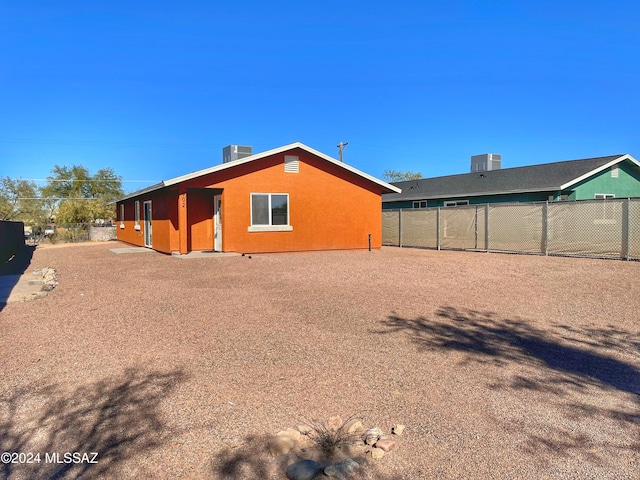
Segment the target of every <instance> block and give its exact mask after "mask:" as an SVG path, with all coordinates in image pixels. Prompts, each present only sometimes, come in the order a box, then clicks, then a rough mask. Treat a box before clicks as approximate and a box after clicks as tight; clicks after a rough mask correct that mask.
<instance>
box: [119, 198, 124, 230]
mask: <svg viewBox="0 0 640 480" xmlns="http://www.w3.org/2000/svg"><path fill="white" fill-rule="evenodd" d="M120 228H124V203H121V204H120Z"/></svg>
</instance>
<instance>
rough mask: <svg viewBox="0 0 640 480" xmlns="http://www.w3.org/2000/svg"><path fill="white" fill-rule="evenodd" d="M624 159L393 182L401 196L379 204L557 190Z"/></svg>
mask: <svg viewBox="0 0 640 480" xmlns="http://www.w3.org/2000/svg"><path fill="white" fill-rule="evenodd" d="M623 156H625V155H624V154H620V155H610V156H608V157H597V158H585V159H582V160H569V161H565V162H555V163H544V164H540V165H531V166H527V167H515V168H504V169H501V170H491V171H486V172H473V173H465V174H460V175H448V176H445V177H433V178H422V179H420V180H409V181H405V182H393V183H392V185H395V186H397V187H400V188H401V189H402V193H389V194H385V195H383V196H382V201H383V202H396V201H401V200H418V199H436V198H452V197H475V196H479V195H499V194H506V193H525V192H546V191H557V190H560V189H561V186H562V185H566V184H568V183H571V182H572V181H575V180H576V179H578V178H580V177H582V176H583V175H586V174H588V173H590V172H593V171H594V170H596V169H598V168H600V167H602V166H603V165H606V164H608V163H610V162H613V161H615V160H616V159H619V158H620V157H623Z"/></svg>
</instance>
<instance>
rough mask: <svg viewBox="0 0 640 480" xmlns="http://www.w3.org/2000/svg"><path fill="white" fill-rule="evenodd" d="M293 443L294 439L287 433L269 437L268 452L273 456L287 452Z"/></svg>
mask: <svg viewBox="0 0 640 480" xmlns="http://www.w3.org/2000/svg"><path fill="white" fill-rule="evenodd" d="M294 445H295V441H294V440H293V438H291V437H290V436H289V435H276V436H274V437H271V438H270V439H269V452H271V455H273V456H274V457H278V456H280V455H285V454H287V453H289V452H290V451H291V450H292V449H293V447H294Z"/></svg>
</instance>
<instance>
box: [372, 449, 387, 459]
mask: <svg viewBox="0 0 640 480" xmlns="http://www.w3.org/2000/svg"><path fill="white" fill-rule="evenodd" d="M369 453H370V455H371V458H373V459H374V460H380V459H381V458H382V457H384V450H383V449H381V448H372V449H371V452H369Z"/></svg>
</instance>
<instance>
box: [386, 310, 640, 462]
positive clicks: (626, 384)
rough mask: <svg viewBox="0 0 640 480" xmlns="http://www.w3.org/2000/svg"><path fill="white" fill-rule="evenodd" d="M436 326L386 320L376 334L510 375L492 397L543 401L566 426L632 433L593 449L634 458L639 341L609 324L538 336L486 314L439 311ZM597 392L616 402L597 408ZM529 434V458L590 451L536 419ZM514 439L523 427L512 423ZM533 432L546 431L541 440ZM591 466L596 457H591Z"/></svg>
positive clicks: (639, 426) (574, 436)
mask: <svg viewBox="0 0 640 480" xmlns="http://www.w3.org/2000/svg"><path fill="white" fill-rule="evenodd" d="M436 317H437V318H436V319H434V320H432V319H428V318H424V317H418V318H415V319H405V318H401V317H399V316H397V315H390V316H389V317H388V318H387V319H386V320H383V321H382V324H383V326H384V328H383V329H382V330H378V331H376V332H375V333H378V334H396V333H405V334H408V335H409V337H410V339H411V341H412V342H413V343H414V344H416V345H417V347H418V348H419V350H421V351H425V352H445V353H446V352H459V353H463V354H466V355H465V358H464V360H463V362H465V363H467V362H478V363H482V364H489V365H490V366H493V367H495V368H497V369H503V368H504V369H506V368H507V367H509V371H511V372H513V373H512V374H511V375H504V372H503V373H501V374H496V379H495V380H493V381H491V380H490V381H489V383H488V385H487V386H488V388H489V389H491V390H504V389H511V390H514V391H522V390H527V391H532V392H539V393H542V394H548V395H549V396H548V399H549V401H548V408H552V409H555V410H554V411H558V412H560V413H561V414H562V415H563V416H564V417H566V418H567V419H569V420H570V421H576V422H581V421H584V420H585V419H592V420H597V421H606V422H609V423H608V424H609V425H610V426H611V427H612V428H615V429H616V430H617V431H620V432H631V433H632V435H630V436H633V435H635V434H634V433H633V432H637V434H638V435H637V437H636V438H638V439H639V440H637V441H633V440H632V441H631V443H629V442H628V441H626V440H625V441H620V442H618V443H616V442H617V440H618V439H614V438H613V437H609V439H610V440H612V441H609V440H606V441H601V443H600V444H599V445H597V446H598V447H607V448H612V449H616V448H618V449H620V450H626V451H640V368H639V366H640V334H639V333H638V332H631V331H626V330H624V329H622V328H620V327H617V326H613V325H609V326H607V327H606V328H593V327H592V326H580V325H564V324H560V323H552V324H551V326H550V327H549V328H547V329H541V328H538V327H535V326H534V325H532V323H529V322H527V321H525V320H513V319H508V318H501V317H499V316H498V315H496V314H495V313H492V312H479V311H474V310H466V309H462V310H460V309H456V308H453V307H444V308H440V309H439V310H438V311H437V312H436ZM593 392H602V393H604V394H605V395H607V397H606V398H608V399H610V400H612V399H614V396H615V393H616V392H622V393H623V394H625V395H623V396H618V397H615V398H616V400H615V401H613V400H612V401H611V402H610V403H608V404H607V405H608V406H602V405H599V404H597V403H593V402H592V399H591V397H590V396H589V395H588V394H591V393H593ZM535 422H537V424H536V428H532V429H531V431H530V432H529V435H528V436H529V439H530V440H531V441H530V442H529V445H528V447H527V448H528V449H529V450H530V451H531V452H543V451H552V452H554V453H563V452H565V453H566V452H568V451H570V450H572V449H575V450H583V451H585V450H586V449H589V448H591V449H593V447H594V444H593V442H590V441H589V438H588V435H585V434H584V432H582V433H581V432H578V431H571V430H569V429H566V428H564V427H560V426H556V425H554V424H553V423H547V422H546V421H544V420H542V419H539V420H536V421H535ZM511 427H512V429H513V431H514V432H516V431H517V432H520V431H521V430H522V428H523V427H522V424H521V423H520V422H518V421H516V422H514V424H513V425H512V426H507V429H509V428H511ZM539 431H546V432H547V434H545V435H541V434H540V433H539ZM592 459H593V460H594V461H597V458H596V456H595V455H594V456H592Z"/></svg>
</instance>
